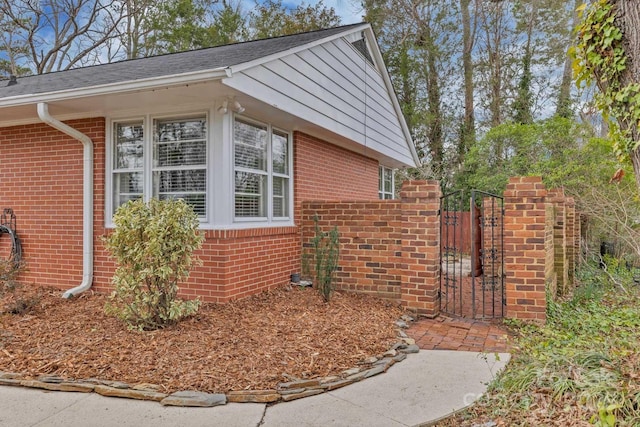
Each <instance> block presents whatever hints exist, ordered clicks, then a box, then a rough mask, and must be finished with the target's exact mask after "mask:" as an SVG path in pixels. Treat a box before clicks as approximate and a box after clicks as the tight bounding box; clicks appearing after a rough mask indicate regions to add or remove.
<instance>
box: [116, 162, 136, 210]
mask: <svg viewBox="0 0 640 427" xmlns="http://www.w3.org/2000/svg"><path fill="white" fill-rule="evenodd" d="M142 188H143V184H142V172H124V173H115V174H113V210H114V212H115V210H116V209H117V208H118V207H119V206H120V205H123V204H125V203H126V202H128V201H129V200H136V199H139V198H141V197H142Z"/></svg>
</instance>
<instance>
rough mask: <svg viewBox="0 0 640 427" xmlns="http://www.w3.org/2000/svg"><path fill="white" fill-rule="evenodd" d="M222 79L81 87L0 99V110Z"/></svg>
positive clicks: (190, 77)
mask: <svg viewBox="0 0 640 427" xmlns="http://www.w3.org/2000/svg"><path fill="white" fill-rule="evenodd" d="M223 77H226V73H225V71H224V70H219V69H216V70H204V71H197V72H191V73H182V74H173V75H169V76H162V77H152V78H148V79H138V80H129V81H124V82H117V83H109V84H105V85H97V86H90V87H83V88H79V89H69V90H63V91H56V92H43V93H36V94H28V95H19V96H12V97H6V98H0V108H6V107H15V106H21V105H31V104H37V103H38V102H55V101H64V100H68V99H76V98H84V97H88V96H96V95H107V94H116V93H126V92H137V91H144V90H152V89H157V88H163V87H171V86H181V85H185V84H190V83H200V82H205V81H210V80H217V79H221V78H223Z"/></svg>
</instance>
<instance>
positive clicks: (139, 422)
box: [0, 350, 510, 427]
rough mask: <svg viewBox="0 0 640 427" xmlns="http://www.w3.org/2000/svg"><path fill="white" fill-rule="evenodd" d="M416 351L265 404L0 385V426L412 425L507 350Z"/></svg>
mask: <svg viewBox="0 0 640 427" xmlns="http://www.w3.org/2000/svg"><path fill="white" fill-rule="evenodd" d="M497 356H498V357H497V359H496V354H484V353H475V352H465V351H446V350H421V351H420V352H419V353H417V354H410V355H409V356H408V357H407V359H406V360H404V361H403V362H401V363H397V364H395V365H394V366H392V367H391V368H390V369H389V370H388V371H387V372H386V373H384V374H381V375H377V376H375V377H372V378H368V379H366V380H363V381H360V382H358V383H355V384H352V385H349V386H347V387H343V388H340V389H337V390H334V391H331V392H328V393H324V394H320V395H316V396H311V397H306V398H303V399H299V400H294V401H292V402H286V403H278V404H276V405H272V406H267V405H265V404H257V403H230V404H227V405H225V406H217V407H214V408H176V407H163V406H161V405H160V404H159V403H157V402H148V401H136V400H129V399H120V398H110V397H103V396H100V395H98V394H95V393H70V392H44V391H41V390H34V389H27V388H21V387H6V386H4V387H0V425H1V426H3V427H14V426H15V427H23V426H38V427H45V426H65V427H73V426H96V427H100V426H135V427H146V426H149V427H163V426H185V427H190V426H225V427H227V426H238V427H249V426H251V427H257V426H265V427H283V426H349V427H351V426H385V427H387V426H389V427H392V426H415V425H421V424H428V423H430V422H433V421H435V420H437V419H439V418H441V417H443V416H446V415H447V414H449V413H451V412H453V411H456V410H459V409H461V408H463V407H465V406H467V405H469V404H471V403H472V402H473V401H474V400H476V399H477V398H478V397H480V396H481V394H482V393H484V392H485V390H486V385H487V383H488V382H489V381H491V380H492V378H493V377H494V376H495V374H496V373H497V372H498V371H499V370H501V369H502V368H503V367H504V366H505V364H506V363H507V362H508V360H509V357H510V356H509V354H508V353H501V354H497Z"/></svg>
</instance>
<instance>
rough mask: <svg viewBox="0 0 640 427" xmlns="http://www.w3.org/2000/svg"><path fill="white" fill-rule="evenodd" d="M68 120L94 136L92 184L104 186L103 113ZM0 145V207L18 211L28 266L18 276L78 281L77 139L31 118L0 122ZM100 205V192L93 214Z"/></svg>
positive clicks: (28, 279) (62, 284)
mask: <svg viewBox="0 0 640 427" xmlns="http://www.w3.org/2000/svg"><path fill="white" fill-rule="evenodd" d="M69 125H71V126H73V127H74V128H76V129H78V130H79V131H80V132H83V133H85V134H87V135H88V136H89V137H91V138H92V139H93V140H94V141H95V143H96V150H95V155H94V159H95V161H96V173H95V174H94V176H95V179H96V182H95V188H96V190H99V189H102V188H104V161H103V156H104V132H105V127H104V119H102V118H95V119H83V120H74V121H70V122H69ZM0 147H1V149H2V158H1V160H0V162H2V163H1V164H2V166H1V167H0V208H5V207H7V208H13V210H14V212H15V214H16V217H17V222H18V234H19V236H20V238H21V240H22V242H23V258H24V259H25V260H26V262H27V268H28V271H27V272H26V273H24V274H23V276H22V277H21V279H22V280H23V281H24V282H38V283H44V284H48V285H56V286H60V287H72V286H76V285H78V284H79V283H80V281H81V279H82V170H83V169H82V144H81V143H80V142H78V141H77V140H75V139H73V138H71V137H69V136H67V135H65V134H63V133H61V132H59V131H57V130H55V129H53V128H51V127H49V126H48V125H45V124H35V125H28V126H14V127H7V128H0ZM99 170H100V171H101V172H100V173H98V171H99ZM102 191H103V190H102ZM97 194H99V195H101V194H102V193H101V192H100V193H97ZM101 211H102V197H101V196H99V197H96V208H95V218H96V219H98V218H101V216H102V212H101ZM96 229H97V230H98V227H97V228H96Z"/></svg>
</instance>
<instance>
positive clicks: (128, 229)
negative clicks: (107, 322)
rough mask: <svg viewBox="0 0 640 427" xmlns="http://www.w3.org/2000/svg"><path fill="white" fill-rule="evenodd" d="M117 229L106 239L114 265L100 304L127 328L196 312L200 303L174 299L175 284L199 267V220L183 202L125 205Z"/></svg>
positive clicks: (117, 217) (156, 324) (141, 327)
mask: <svg viewBox="0 0 640 427" xmlns="http://www.w3.org/2000/svg"><path fill="white" fill-rule="evenodd" d="M114 222H115V225H116V228H115V230H114V232H113V233H112V234H110V235H109V236H108V237H107V238H106V239H105V244H106V247H107V249H108V250H109V252H110V253H111V255H112V256H113V257H114V258H115V259H116V261H117V264H118V267H117V269H116V272H115V274H114V276H113V284H114V286H115V290H114V291H113V293H112V294H111V296H110V298H109V302H108V303H107V304H106V306H105V311H106V313H107V314H110V315H115V316H116V317H118V318H120V319H121V320H123V321H124V322H125V323H127V325H129V327H130V328H132V329H139V330H152V329H158V328H162V327H165V326H168V325H170V324H173V323H176V322H177V321H179V320H180V319H182V318H184V317H186V316H190V315H193V314H195V313H196V312H197V311H198V308H199V306H200V301H199V300H192V301H183V300H180V299H178V298H177V293H178V282H180V281H181V280H185V279H187V278H188V277H189V272H190V269H191V267H192V266H194V265H195V264H199V263H200V260H199V259H197V258H196V257H195V256H194V255H193V252H194V251H195V250H197V249H198V248H200V246H202V242H203V241H204V236H203V235H202V234H200V233H199V232H198V224H199V223H198V217H197V215H196V214H195V212H194V211H193V209H192V208H191V206H189V205H188V204H187V203H185V202H184V201H183V200H166V201H160V200H156V199H152V200H151V201H150V202H149V203H148V204H146V203H144V202H143V201H142V200H135V201H130V202H127V203H126V204H124V205H123V206H121V207H120V208H118V211H117V212H116V214H115V216H114Z"/></svg>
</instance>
